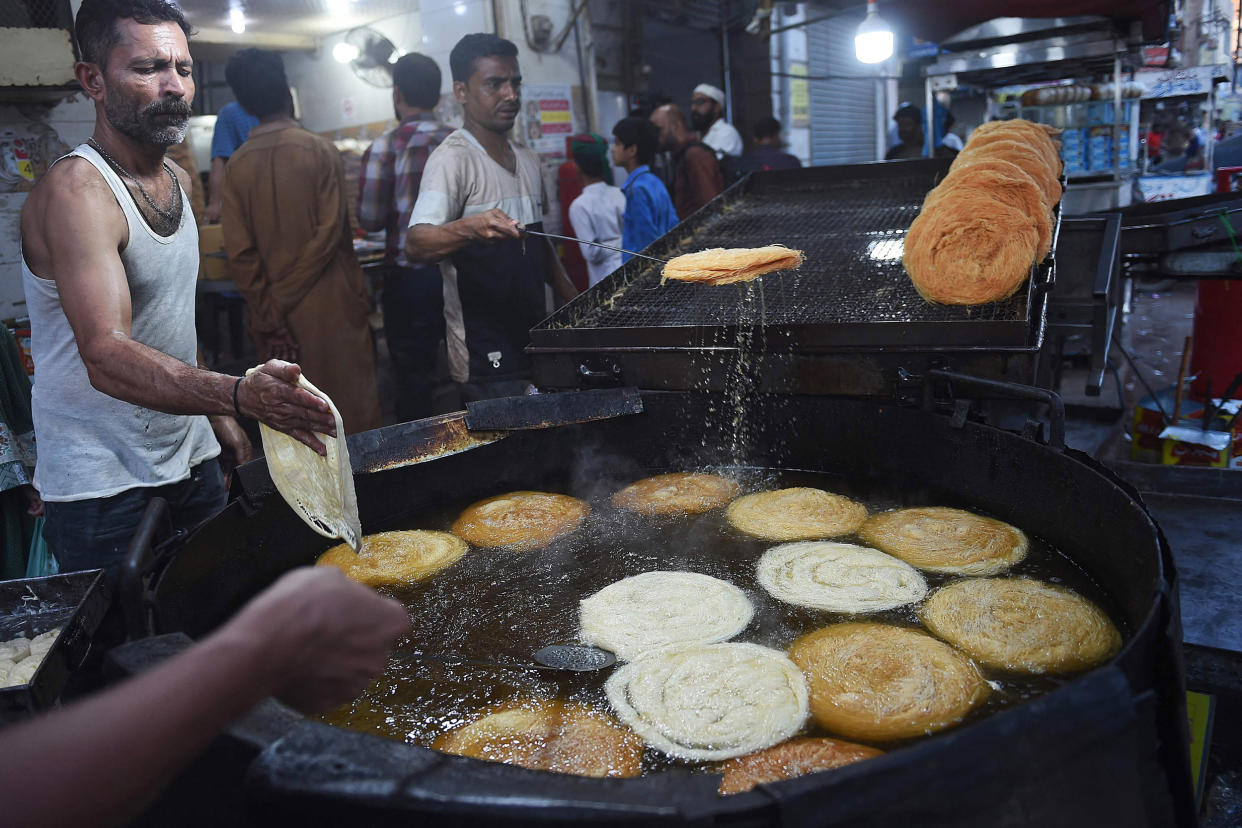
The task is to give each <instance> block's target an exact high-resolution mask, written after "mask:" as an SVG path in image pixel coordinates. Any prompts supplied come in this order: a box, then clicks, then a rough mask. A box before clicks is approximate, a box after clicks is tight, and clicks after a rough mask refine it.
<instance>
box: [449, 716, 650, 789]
mask: <svg viewBox="0 0 1242 828" xmlns="http://www.w3.org/2000/svg"><path fill="white" fill-rule="evenodd" d="M432 747H434V748H435V749H436V750H438V751H441V752H443V753H453V754H456V755H458V756H469V757H471V758H473V759H485V760H487V761H489V762H504V763H505V764H508V765H518V766H519V767H523V768H530V769H531V770H545V771H554V772H556V773H572V774H577V775H579V776H594V777H606V776H615V777H628V776H638V775H639V773H641V772H642V758H643V740H642V739H640V738H639V737H638V735H637V734H636V733H634V731H632V730H630V729H629V728H627V727H625V726H623V725H621V724H620V723H618V722H616V721H615V720H614V719H613V718H612V717H611V716H609V715H607V714H605V713H600V712H599V711H596V710H592V709H591V708H589V707H586V706H584V705H581V704H576V703H574V702H566V701H561V700H560V699H541V700H533V701H525V702H515V703H510V704H506V705H502V706H501V707H499V708H493V709H491V710H489V711H487V712H485V713H484V715H483V716H482V717H480V718H478V719H476V720H475V721H473V722H471V723H470V724H467V725H463V726H462V727H459V728H457V729H456V730H452V731H450V732H448V733H445V734H443V735H441V736H440V737H438V738H437V739H436V740H435V742H433V743H432Z"/></svg>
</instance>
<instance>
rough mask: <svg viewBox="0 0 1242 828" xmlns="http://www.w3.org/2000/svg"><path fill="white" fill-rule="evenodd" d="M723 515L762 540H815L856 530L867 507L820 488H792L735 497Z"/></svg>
mask: <svg viewBox="0 0 1242 828" xmlns="http://www.w3.org/2000/svg"><path fill="white" fill-rule="evenodd" d="M725 516H726V517H727V518H728V519H729V523H731V524H732V525H733V528H734V529H737V530H738V531H739V532H745V533H746V534H748V535H751V536H752V537H756V538H762V539H763V540H774V541H796V540H816V539H818V538H835V537H840V536H841V535H848V534H850V533H852V532H856V531H858V527H859V526H862V523H863V521H864V520H866V519H867V507H866V506H863V505H862V504H861V503H857V502H855V501H853V500H850V499H849V498H848V497H842V496H841V495H837V494H832V493H831V492H825V491H824V490H823V489H811V488H807V487H796V488H792V489H778V490H776V491H774V492H756V493H755V494H749V495H745V496H744V497H739V498H738V499H737V500H735V501H733V502H732V503H730V504H729V508H728V509H727V510H726V511H725Z"/></svg>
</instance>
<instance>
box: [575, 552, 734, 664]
mask: <svg viewBox="0 0 1242 828" xmlns="http://www.w3.org/2000/svg"><path fill="white" fill-rule="evenodd" d="M754 612H755V610H754V607H752V606H751V603H750V600H749V599H748V598H747V597H746V593H744V592H742V590H740V589H738V588H737V587H735V586H734V585H733V584H731V583H729V582H728V581H722V580H720V579H719V578H713V577H711V576H710V575H702V574H700V573H698V572H644V573H642V574H640V575H634V576H633V577H630V578H623V579H622V580H620V581H616V582H614V583H611V584H609V585H608V586H606V587H604V588H603V589H601V590H600V591H599V592H597V593H595V594H594V595H592V596H590V597H589V598H585V599H583V600H582V601H581V602H580V603H579V605H578V619H579V621H580V623H581V628H582V633H581V634H582V640H583V641H584V642H585V643H587V644H593V645H595V646H597V647H603V648H604V649H605V650H610V651H612V652H613V653H616V655H617V658H619V659H621V660H622V661H633V660H634V659H636V658H638V657H640V656H642V655H643V654H644V653H648V652H651V651H652V650H658V649H661V648H664V647H668V646H670V645H683V644H714V643H715V642H717V641H725V640H728V639H730V638H732V637H733V636H735V635H737V634H738V633H740V632H741V631H742V630H744V629H746V625H747V624H749V623H750V619H751V617H752V616H753V615H754Z"/></svg>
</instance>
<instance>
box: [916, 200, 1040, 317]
mask: <svg viewBox="0 0 1242 828" xmlns="http://www.w3.org/2000/svg"><path fill="white" fill-rule="evenodd" d="M1038 247H1039V233H1038V232H1037V230H1036V228H1035V224H1034V222H1033V221H1032V220H1031V219H1030V218H1028V217H1027V216H1026V215H1025V214H1023V213H1022V212H1020V211H1019V210H1016V209H1015V208H1013V207H1010V206H1009V205H1007V204H1004V203H1002V202H999V201H996V200H995V199H993V198H990V197H988V195H987V194H986V193H980V192H977V191H973V190H961V191H957V192H956V193H955V194H954V197H953V198H946V199H944V200H943V201H941V202H940V203H939V204H937V205H936V208H935V209H932V210H925V211H923V212H920V213H919V215H918V216H917V217H916V218H915V219H914V222H913V223H912V224H911V225H910V229H909V231H907V233H906V239H905V250H904V253H903V255H902V260H901V261H902V264H903V265H904V266H905V269H906V273H908V274H909V275H910V281H911V282H912V283H913V284H914V287H915V289H916V290H917V291H918V292H919V295H921V296H922V297H923V298H924V299H926V300H927V301H929V302H937V303H940V304H943V305H979V304H984V303H986V302H996V301H999V300H1001V299H1004V298H1006V297H1008V296H1012V295H1013V294H1014V293H1015V292H1017V290H1018V288H1020V287H1021V286H1022V283H1023V282H1025V281H1026V279H1027V277H1028V276H1029V275H1030V271H1031V266H1032V265H1034V264H1035V254H1036V250H1037V249H1038Z"/></svg>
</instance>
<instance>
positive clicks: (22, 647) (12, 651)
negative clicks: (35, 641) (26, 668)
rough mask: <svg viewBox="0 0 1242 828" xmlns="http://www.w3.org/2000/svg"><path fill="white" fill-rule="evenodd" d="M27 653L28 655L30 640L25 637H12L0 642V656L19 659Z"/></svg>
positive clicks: (11, 659) (14, 659) (13, 659)
mask: <svg viewBox="0 0 1242 828" xmlns="http://www.w3.org/2000/svg"><path fill="white" fill-rule="evenodd" d="M28 655H30V640H29V639H27V638H23V637H18V638H13V639H10V640H8V641H5V642H4V643H2V644H0V658H6V659H8V660H9V661H21V660H22V659H23V658H25V657H26V656H28Z"/></svg>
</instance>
